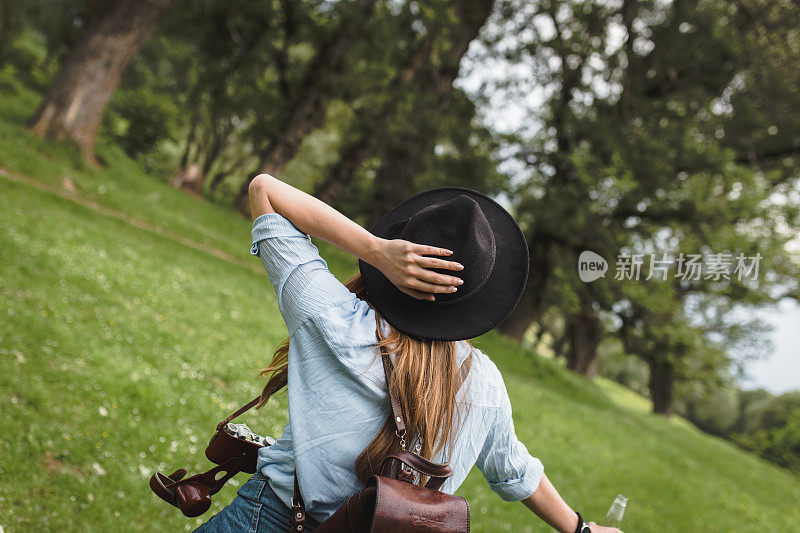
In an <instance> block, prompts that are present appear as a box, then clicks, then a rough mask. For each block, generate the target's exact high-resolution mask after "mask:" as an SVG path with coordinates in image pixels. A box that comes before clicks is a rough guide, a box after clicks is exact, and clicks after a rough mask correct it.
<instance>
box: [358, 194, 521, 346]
mask: <svg viewBox="0 0 800 533" xmlns="http://www.w3.org/2000/svg"><path fill="white" fill-rule="evenodd" d="M461 194H466V195H468V196H469V197H471V198H472V199H474V200H475V201H476V202H478V204H479V205H480V207H481V210H482V211H483V213H484V215H485V216H486V219H487V220H488V222H489V225H490V226H491V228H492V231H493V232H494V237H495V243H496V253H497V255H496V258H495V264H494V268H493V269H492V272H491V274H490V275H489V279H488V280H487V282H486V284H485V285H484V286H483V287H482V288H481V289H480V290H479V291H478V292H476V293H475V295H474V296H472V297H470V298H469V299H468V300H466V301H465V302H463V303H461V304H458V305H453V306H449V307H439V306H436V305H435V304H434V303H433V302H430V301H427V300H418V299H416V298H413V297H412V296H409V295H407V294H405V293H404V292H402V291H400V289H398V288H397V287H395V286H394V284H393V283H392V282H391V281H389V279H388V278H387V277H386V276H384V275H383V274H382V273H381V271H380V270H378V269H377V268H375V267H373V266H372V265H370V264H369V263H367V262H365V261H363V260H359V262H358V266H359V269H360V271H361V277H362V279H363V280H364V286H365V289H366V293H367V296H366V297H367V300H368V301H369V302H370V303H371V304H372V305H373V306H374V307H375V309H377V310H378V312H379V313H380V315H381V316H382V317H383V318H385V319H386V321H387V322H389V323H390V324H391V325H392V326H394V327H395V328H396V329H398V330H399V331H401V332H403V333H405V334H407V335H411V336H412V337H417V338H420V339H427V340H442V341H454V340H463V339H471V338H474V337H477V336H479V335H482V334H484V333H486V332H487V331H490V330H491V329H493V328H494V327H495V326H497V325H498V324H499V323H500V322H502V321H503V320H504V319H505V318H506V317H507V316H508V315H509V314H510V313H511V311H513V310H514V308H515V307H516V305H517V303H519V300H520V298H521V297H522V293H523V292H524V290H525V284H526V282H527V279H528V268H529V263H530V258H529V254H528V244H527V242H526V241H525V236H524V235H523V233H522V230H521V229H520V227H519V225H518V224H517V222H516V220H514V218H513V217H512V216H511V215H510V214H509V213H508V211H506V210H505V209H504V208H503V207H502V206H501V205H500V204H498V203H497V202H495V201H494V200H492V199H491V198H489V197H488V196H486V195H485V194H482V193H479V192H477V191H473V190H470V189H465V188H463V187H441V188H437V189H431V190H429V191H425V192H421V193H419V194H417V195H416V196H413V197H411V198H409V199H408V200H406V201H405V202H403V203H401V204H400V205H398V206H397V207H395V208H394V209H392V210H391V211H389V212H388V213H386V214H385V215H384V216H383V217H382V218H381V219H380V220H379V221H378V222H377V223H376V224H375V226H374V227H373V228H372V230H371V231H372V233H373V234H374V235H376V236H378V237H381V238H390V237H389V236H388V229H389V227H390V226H391V225H392V224H394V223H396V222H399V221H402V220H406V219H408V218H409V217H410V216H412V215H413V214H414V213H416V212H418V211H419V210H420V209H422V208H424V207H427V206H429V205H431V204H435V203H437V202H441V201H444V200H449V199H451V198H454V197H456V196H458V195H461ZM443 258H444V257H443ZM448 272H450V273H453V274H455V275H457V271H448Z"/></svg>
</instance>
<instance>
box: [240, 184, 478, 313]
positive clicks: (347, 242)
mask: <svg viewBox="0 0 800 533" xmlns="http://www.w3.org/2000/svg"><path fill="white" fill-rule="evenodd" d="M250 212H251V214H252V217H253V220H254V221H255V219H256V218H258V217H259V216H261V215H263V214H266V213H279V214H280V215H282V216H284V217H286V218H287V219H288V220H289V221H290V222H291V223H292V224H294V225H295V226H297V228H298V229H299V230H300V231H302V232H304V233H307V234H308V235H312V236H314V237H319V238H320V239H323V240H325V241H328V242H330V243H331V244H334V245H336V246H338V247H339V248H341V249H343V250H346V251H347V252H350V253H351V254H353V255H354V256H356V257H358V258H359V259H362V260H364V261H366V262H367V263H369V264H371V265H372V266H374V267H375V268H377V269H378V270H380V271H381V272H382V273H383V274H384V275H385V276H386V277H387V278H389V280H390V281H392V283H394V284H395V286H397V288H398V289H400V290H401V291H403V292H404V293H406V294H408V295H410V296H412V297H414V298H417V299H430V300H432V299H434V295H433V294H432V293H446V292H455V290H457V289H456V287H457V286H458V285H461V283H463V282H462V280H461V279H460V278H457V277H455V276H448V275H444V274H440V273H437V272H433V271H431V270H428V269H429V268H443V269H448V270H461V269H463V268H464V267H463V266H462V265H460V264H459V263H456V262H453V261H446V260H444V259H438V258H434V257H425V256H423V254H427V255H450V254H449V253H448V252H449V250H444V249H442V248H437V247H434V246H426V245H421V244H414V243H410V242H408V241H404V240H401V239H382V238H379V237H376V236H375V235H373V234H372V233H370V232H369V231H367V230H366V229H364V228H362V227H361V226H359V225H358V224H357V223H355V222H353V221H352V220H350V219H349V218H347V217H346V216H344V215H343V214H341V213H340V212H339V211H337V210H336V209H334V208H333V207H331V206H329V205H328V204H326V203H325V202H323V201H322V200H319V199H317V198H315V197H313V196H311V195H310V194H306V193H305V192H303V191H301V190H299V189H297V188H295V187H292V186H291V185H289V184H288V183H284V182H282V181H280V180H279V179H277V178H274V177H273V176H270V175H268V174H260V175H258V176H256V177H255V178H254V179H253V181H252V182H251V183H250Z"/></svg>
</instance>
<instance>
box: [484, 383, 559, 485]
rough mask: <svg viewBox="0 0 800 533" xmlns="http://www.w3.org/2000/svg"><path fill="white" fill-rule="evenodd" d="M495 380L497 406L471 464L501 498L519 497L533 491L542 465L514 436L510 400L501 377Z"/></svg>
mask: <svg viewBox="0 0 800 533" xmlns="http://www.w3.org/2000/svg"><path fill="white" fill-rule="evenodd" d="M499 380H500V384H501V389H502V390H501V391H500V392H501V399H500V406H499V408H498V409H497V411H496V417H495V419H494V421H493V423H492V425H491V426H490V428H489V431H488V433H487V437H486V441H485V442H484V445H483V448H482V449H481V452H480V454H479V455H478V459H477V461H476V463H475V464H476V466H477V467H478V469H479V470H480V471H481V473H482V474H483V477H484V478H486V481H487V482H488V483H489V487H490V488H491V489H492V490H493V491H494V492H496V493H497V494H498V495H499V496H500V497H501V498H502V499H503V500H505V501H519V500H524V499H525V498H527V497H528V496H530V495H531V494H533V493H534V492H536V489H537V488H538V487H539V482H540V481H541V479H542V475H544V465H542V462H541V461H540V460H539V459H538V458H536V457H533V456H532V455H531V454H530V453H529V452H528V449H527V448H526V447H525V445H524V444H523V443H522V442H520V440H519V439H518V438H517V435H516V432H515V431H514V421H513V419H512V418H511V401H510V400H509V399H508V393H507V392H506V389H505V384H504V383H503V381H502V377H500V378H499Z"/></svg>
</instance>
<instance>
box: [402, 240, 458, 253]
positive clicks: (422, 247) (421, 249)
mask: <svg viewBox="0 0 800 533" xmlns="http://www.w3.org/2000/svg"><path fill="white" fill-rule="evenodd" d="M412 244H413V243H412ZM412 251H413V252H414V253H418V254H419V255H423V254H428V255H452V254H453V251H452V250H448V249H447V248H439V247H438V246H429V245H427V244H414V245H413V247H412Z"/></svg>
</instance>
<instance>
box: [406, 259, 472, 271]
mask: <svg viewBox="0 0 800 533" xmlns="http://www.w3.org/2000/svg"><path fill="white" fill-rule="evenodd" d="M417 264H418V265H419V266H421V267H424V268H442V269H445V270H464V265H462V264H461V263H456V262H455V261H445V260H444V259H439V258H436V257H423V256H420V258H419V259H417Z"/></svg>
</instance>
